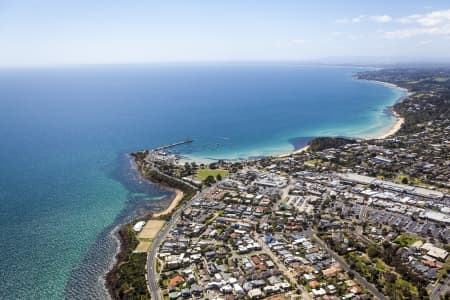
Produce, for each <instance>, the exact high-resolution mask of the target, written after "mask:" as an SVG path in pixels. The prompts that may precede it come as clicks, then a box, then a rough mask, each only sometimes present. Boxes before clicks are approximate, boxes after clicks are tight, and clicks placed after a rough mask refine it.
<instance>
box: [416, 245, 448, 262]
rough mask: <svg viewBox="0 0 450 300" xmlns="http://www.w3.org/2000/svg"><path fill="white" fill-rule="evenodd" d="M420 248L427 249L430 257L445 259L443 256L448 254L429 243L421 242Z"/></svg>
mask: <svg viewBox="0 0 450 300" xmlns="http://www.w3.org/2000/svg"><path fill="white" fill-rule="evenodd" d="M422 249H425V250H427V251H428V252H427V254H428V255H430V256H432V257H436V258H438V259H441V260H445V258H446V257H447V255H448V252H447V251H446V250H444V249H441V248H438V247H435V246H434V245H433V244H431V243H425V244H423V246H422Z"/></svg>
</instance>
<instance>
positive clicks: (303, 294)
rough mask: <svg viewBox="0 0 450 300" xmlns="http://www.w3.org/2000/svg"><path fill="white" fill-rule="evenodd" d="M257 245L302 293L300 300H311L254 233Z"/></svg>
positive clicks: (291, 274)
mask: <svg viewBox="0 0 450 300" xmlns="http://www.w3.org/2000/svg"><path fill="white" fill-rule="evenodd" d="M253 237H254V238H255V239H256V240H257V241H258V243H259V244H260V245H261V248H262V250H263V253H265V254H268V255H269V257H270V259H272V261H273V262H274V263H275V264H276V265H277V267H278V269H279V270H280V271H281V272H283V274H284V275H285V276H286V277H287V278H289V280H290V281H291V282H292V283H293V284H295V286H296V288H298V289H300V290H301V291H302V299H308V300H310V299H312V297H311V296H310V295H309V294H308V292H307V291H306V290H305V288H304V287H303V286H300V285H299V284H298V282H297V278H295V275H294V274H293V273H292V272H291V271H290V270H288V268H286V266H285V265H284V263H283V262H281V261H280V260H279V259H278V257H277V256H276V255H275V254H274V253H273V252H272V250H271V249H270V248H269V246H267V244H266V243H265V241H264V240H263V238H261V237H260V236H258V235H257V234H256V233H255V234H254V236H253Z"/></svg>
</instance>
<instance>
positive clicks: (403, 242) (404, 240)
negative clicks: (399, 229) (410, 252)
mask: <svg viewBox="0 0 450 300" xmlns="http://www.w3.org/2000/svg"><path fill="white" fill-rule="evenodd" d="M418 240H419V239H418V238H416V237H414V236H412V235H408V234H402V235H399V236H398V237H397V238H396V239H395V240H394V243H396V244H398V245H400V246H401V247H405V246H411V245H412V244H414V243H415V242H417V241H418Z"/></svg>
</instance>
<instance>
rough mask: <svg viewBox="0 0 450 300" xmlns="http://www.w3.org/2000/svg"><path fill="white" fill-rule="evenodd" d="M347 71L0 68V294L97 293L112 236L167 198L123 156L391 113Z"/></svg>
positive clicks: (236, 150)
mask: <svg viewBox="0 0 450 300" xmlns="http://www.w3.org/2000/svg"><path fill="white" fill-rule="evenodd" d="M360 70H366V69H360V68H353V67H331V66H330V67H327V66H303V65H297V64H293V63H279V64H275V63H274V64H256V63H255V64H154V65H115V66H67V67H48V68H44V67H43V68H29V69H27V68H23V69H2V70H0V141H1V147H0V226H1V228H2V230H1V231H0V253H1V255H2V258H1V260H0V270H1V272H0V299H64V298H66V299H93V298H95V299H101V298H105V297H106V294H105V291H104V289H103V286H102V284H103V283H102V279H101V278H102V274H104V273H105V272H106V271H107V270H108V268H109V266H110V264H111V260H112V257H113V256H114V253H115V252H116V249H117V241H116V240H115V238H114V235H113V234H112V232H113V231H114V230H115V229H116V228H117V227H118V226H120V225H121V224H124V223H125V222H128V221H130V220H131V219H132V218H133V217H134V216H137V215H140V214H143V213H144V212H146V211H149V210H156V209H159V208H162V207H164V205H166V204H167V202H168V200H169V199H170V197H171V194H170V193H168V192H167V191H165V190H163V189H161V188H159V187H158V186H156V185H152V184H146V183H142V182H140V180H139V176H138V174H136V171H135V170H134V169H133V167H132V165H131V163H130V160H129V158H128V156H127V153H129V152H131V151H134V150H138V149H146V148H151V147H156V146H159V145H163V144H167V143H171V142H176V141H178V140H182V139H185V138H192V139H193V140H194V142H193V143H191V144H188V145H184V146H180V147H178V148H176V150H177V151H178V152H179V153H180V154H181V155H183V156H186V157H187V158H191V159H242V158H249V157H259V156H264V155H270V154H280V153H286V152H289V151H291V150H293V149H294V147H297V148H299V147H302V146H304V145H305V144H306V143H307V142H308V140H310V139H311V138H312V137H316V136H325V135H333V136H353V137H364V136H369V135H373V134H376V133H377V132H382V131H384V130H386V128H389V127H390V126H392V125H393V124H394V123H395V119H394V118H393V117H392V116H391V115H390V114H389V113H388V111H387V107H388V106H390V105H392V104H393V103H395V101H396V100H397V99H398V98H400V97H401V96H403V93H404V92H402V91H400V90H398V89H395V88H392V87H387V86H384V85H381V84H377V83H373V82H367V81H359V80H355V79H354V78H353V75H354V74H355V73H356V72H358V71H360Z"/></svg>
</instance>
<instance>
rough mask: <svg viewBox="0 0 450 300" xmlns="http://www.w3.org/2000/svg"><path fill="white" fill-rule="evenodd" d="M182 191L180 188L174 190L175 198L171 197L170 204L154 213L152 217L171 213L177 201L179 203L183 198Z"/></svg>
mask: <svg viewBox="0 0 450 300" xmlns="http://www.w3.org/2000/svg"><path fill="white" fill-rule="evenodd" d="M183 196H184V193H183V192H182V191H180V190H175V198H173V200H172V202H170V205H169V206H168V207H167V208H166V209H165V210H163V211H162V212H159V213H157V214H154V215H153V217H155V218H157V217H160V216H162V215H167V214H169V213H171V212H172V211H173V210H174V209H175V207H177V205H178V203H180V201H181V199H183Z"/></svg>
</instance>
